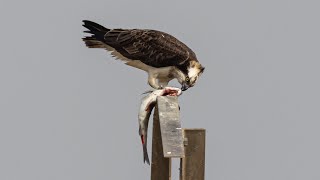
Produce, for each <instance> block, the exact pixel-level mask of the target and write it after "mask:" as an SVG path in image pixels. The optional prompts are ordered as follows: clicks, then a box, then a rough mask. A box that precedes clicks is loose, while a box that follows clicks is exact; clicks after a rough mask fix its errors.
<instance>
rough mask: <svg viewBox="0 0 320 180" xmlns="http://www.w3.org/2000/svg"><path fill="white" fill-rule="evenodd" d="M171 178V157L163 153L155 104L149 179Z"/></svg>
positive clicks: (162, 179)
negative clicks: (166, 156)
mask: <svg viewBox="0 0 320 180" xmlns="http://www.w3.org/2000/svg"><path fill="white" fill-rule="evenodd" d="M170 179H171V159H170V158H165V157H164V155H163V147H162V139H161V132H160V122H159V111H158V106H157V105H156V107H155V109H154V115H153V133H152V161H151V180H170Z"/></svg>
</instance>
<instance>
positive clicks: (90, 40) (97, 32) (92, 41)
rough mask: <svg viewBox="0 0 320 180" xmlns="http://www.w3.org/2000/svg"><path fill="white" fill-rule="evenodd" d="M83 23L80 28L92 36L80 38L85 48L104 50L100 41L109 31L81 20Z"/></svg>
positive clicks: (103, 45) (93, 23)
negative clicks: (83, 28)
mask: <svg viewBox="0 0 320 180" xmlns="http://www.w3.org/2000/svg"><path fill="white" fill-rule="evenodd" d="M83 23H84V24H83V25H82V26H83V27H85V28H87V29H88V30H87V31H84V32H86V33H90V34H92V35H91V36H86V37H84V38H82V39H83V41H84V42H85V43H86V46H87V47H89V48H105V44H104V43H103V42H102V41H103V39H104V35H105V34H106V33H107V32H108V31H110V29H108V28H105V27H103V26H101V25H100V24H97V23H95V22H92V21H88V20H83Z"/></svg>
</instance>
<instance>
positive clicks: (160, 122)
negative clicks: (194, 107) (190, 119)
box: [151, 96, 205, 180]
mask: <svg viewBox="0 0 320 180" xmlns="http://www.w3.org/2000/svg"><path fill="white" fill-rule="evenodd" d="M171 158H181V162H180V180H204V165H205V164H204V163H205V161H204V158H205V129H181V121H180V110H179V105H178V98H177V97H162V96H159V97H158V98H157V103H156V106H155V110H154V115H153V135H152V161H151V180H171Z"/></svg>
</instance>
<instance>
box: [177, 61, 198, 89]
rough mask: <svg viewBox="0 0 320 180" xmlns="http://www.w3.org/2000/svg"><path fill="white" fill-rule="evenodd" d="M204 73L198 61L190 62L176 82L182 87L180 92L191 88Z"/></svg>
mask: <svg viewBox="0 0 320 180" xmlns="http://www.w3.org/2000/svg"><path fill="white" fill-rule="evenodd" d="M203 71H204V67H203V66H202V65H201V64H200V63H199V62H198V61H191V62H190V64H189V66H187V68H186V70H185V72H184V73H183V74H184V75H183V76H182V78H181V79H180V80H179V79H178V81H179V83H180V84H181V85H182V87H181V90H182V91H185V90H187V89H188V88H190V87H193V86H194V85H195V84H196V82H197V80H198V79H199V77H200V76H201V74H202V73H203Z"/></svg>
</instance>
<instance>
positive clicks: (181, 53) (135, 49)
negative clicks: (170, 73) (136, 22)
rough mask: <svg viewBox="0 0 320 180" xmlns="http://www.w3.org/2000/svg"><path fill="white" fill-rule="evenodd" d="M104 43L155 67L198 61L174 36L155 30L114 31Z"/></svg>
mask: <svg viewBox="0 0 320 180" xmlns="http://www.w3.org/2000/svg"><path fill="white" fill-rule="evenodd" d="M104 43H106V44H108V45H110V46H112V47H113V48H114V49H116V50H117V51H118V52H119V53H120V54H122V55H123V56H125V57H127V58H129V59H133V60H140V61H142V62H143V63H145V64H147V65H150V66H153V67H165V66H172V65H177V64H183V63H184V62H185V61H187V60H190V59H193V60H196V55H195V53H194V52H193V51H192V50H191V49H190V48H188V47H187V46H186V45H185V44H183V43H182V42H180V41H179V40H177V39H176V38H174V37H173V36H171V35H169V34H167V33H164V32H160V31H155V30H140V29H131V30H126V29H113V30H110V31H108V32H107V33H106V34H105V35H104Z"/></svg>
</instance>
